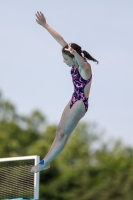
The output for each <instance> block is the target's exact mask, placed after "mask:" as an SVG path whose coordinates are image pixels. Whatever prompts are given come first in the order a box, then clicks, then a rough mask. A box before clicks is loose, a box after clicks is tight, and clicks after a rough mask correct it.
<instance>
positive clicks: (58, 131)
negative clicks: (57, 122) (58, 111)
mask: <svg viewBox="0 0 133 200" xmlns="http://www.w3.org/2000/svg"><path fill="white" fill-rule="evenodd" d="M65 135H66V134H65V131H64V130H63V129H60V130H57V132H56V136H57V138H58V139H59V140H62V139H63V138H64V137H65Z"/></svg>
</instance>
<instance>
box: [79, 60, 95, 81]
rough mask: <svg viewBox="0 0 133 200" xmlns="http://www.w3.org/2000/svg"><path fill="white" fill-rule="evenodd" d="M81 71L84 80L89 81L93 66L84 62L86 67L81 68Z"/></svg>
mask: <svg viewBox="0 0 133 200" xmlns="http://www.w3.org/2000/svg"><path fill="white" fill-rule="evenodd" d="M79 71H80V74H81V75H82V77H83V78H84V79H88V78H89V77H90V76H91V75H92V71H91V65H90V64H89V63H88V62H87V61H85V62H84V67H82V68H81V67H80V66H79Z"/></svg>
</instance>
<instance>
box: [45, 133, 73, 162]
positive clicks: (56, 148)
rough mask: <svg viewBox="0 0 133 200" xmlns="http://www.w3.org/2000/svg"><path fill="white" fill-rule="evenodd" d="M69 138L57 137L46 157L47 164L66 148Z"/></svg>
mask: <svg viewBox="0 0 133 200" xmlns="http://www.w3.org/2000/svg"><path fill="white" fill-rule="evenodd" d="M68 138H69V137H68V136H63V137H62V138H60V137H58V136H56V138H55V140H54V142H53V144H52V146H51V148H50V150H49V151H48V153H47V155H46V156H45V157H44V160H45V164H49V163H50V162H51V161H52V160H53V159H54V158H55V157H56V156H57V155H58V154H59V153H60V152H61V151H62V150H63V149H64V147H65V145H66V143H67V140H68Z"/></svg>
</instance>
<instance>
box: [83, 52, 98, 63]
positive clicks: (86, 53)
mask: <svg viewBox="0 0 133 200" xmlns="http://www.w3.org/2000/svg"><path fill="white" fill-rule="evenodd" d="M82 53H83V54H84V57H85V58H87V59H89V60H92V61H93V62H96V63H97V64H98V63H99V62H98V61H97V60H96V59H95V58H93V57H92V56H91V55H90V54H89V53H88V52H87V51H85V50H83V51H82Z"/></svg>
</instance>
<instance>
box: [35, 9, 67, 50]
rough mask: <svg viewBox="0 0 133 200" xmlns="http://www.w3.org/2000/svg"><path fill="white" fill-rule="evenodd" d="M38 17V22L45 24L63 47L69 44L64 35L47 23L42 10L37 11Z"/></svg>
mask: <svg viewBox="0 0 133 200" xmlns="http://www.w3.org/2000/svg"><path fill="white" fill-rule="evenodd" d="M36 17H37V19H36V22H37V23H38V24H40V25H41V26H43V27H44V28H45V29H46V30H47V31H48V32H49V33H50V34H51V35H52V36H53V38H54V39H55V40H56V41H57V42H58V43H59V44H60V45H61V46H62V47H64V46H66V45H67V43H66V42H65V40H64V39H63V37H62V36H61V35H60V34H59V33H57V32H56V31H55V30H54V29H53V28H51V27H50V26H49V25H48V24H47V22H46V18H45V17H44V15H43V13H42V12H37V14H36Z"/></svg>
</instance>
